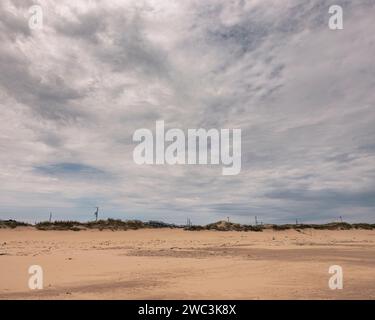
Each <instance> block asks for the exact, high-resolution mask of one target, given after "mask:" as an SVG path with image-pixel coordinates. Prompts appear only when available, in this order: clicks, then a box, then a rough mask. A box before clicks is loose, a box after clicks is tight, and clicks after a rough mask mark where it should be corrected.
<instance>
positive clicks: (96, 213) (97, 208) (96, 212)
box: [94, 207, 99, 221]
mask: <svg viewBox="0 0 375 320" xmlns="http://www.w3.org/2000/svg"><path fill="white" fill-rule="evenodd" d="M94 215H95V221H98V215H99V207H96V211H95V213H94Z"/></svg>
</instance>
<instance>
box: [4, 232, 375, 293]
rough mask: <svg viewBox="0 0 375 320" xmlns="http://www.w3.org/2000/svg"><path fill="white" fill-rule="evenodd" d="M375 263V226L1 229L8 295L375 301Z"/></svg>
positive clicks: (5, 283) (5, 289)
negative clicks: (40, 282)
mask: <svg viewBox="0 0 375 320" xmlns="http://www.w3.org/2000/svg"><path fill="white" fill-rule="evenodd" d="M35 264H36V265H40V266H42V268H43V271H44V289H43V290H30V289H29V288H28V279H29V277H30V275H29V274H28V268H29V266H30V265H35ZM331 265H340V266H342V268H343V270H344V288H343V290H330V289H329V287H328V279H329V277H330V276H331V275H330V274H329V273H328V268H329V267H330V266H331ZM374 267H375V231H374V230H346V231H329V230H311V229H307V230H300V231H296V230H287V231H273V230H265V231H264V232H234V231H233V232H232V231H230V232H218V231H195V232H194V231H184V230H181V229H141V230H131V231H115V232H113V231H98V230H87V231H80V232H74V231H38V230H35V229H31V228H28V227H21V228H17V229H13V230H10V229H0V270H1V273H0V298H1V299H375V268H374Z"/></svg>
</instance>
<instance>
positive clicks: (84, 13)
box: [0, 0, 375, 223]
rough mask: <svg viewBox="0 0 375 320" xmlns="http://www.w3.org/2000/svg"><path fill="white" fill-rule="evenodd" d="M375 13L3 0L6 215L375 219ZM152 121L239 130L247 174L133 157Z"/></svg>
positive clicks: (292, 1) (324, 4) (360, 3)
mask: <svg viewBox="0 0 375 320" xmlns="http://www.w3.org/2000/svg"><path fill="white" fill-rule="evenodd" d="M33 4H39V5H41V6H42V8H43V12H44V26H43V29H41V30H30V29H29V27H28V18H29V16H30V15H29V13H28V8H29V7H30V6H31V5H33ZM332 4H339V5H341V6H342V7H343V9H344V30H339V31H332V30H330V29H329V28H328V18H329V14H328V8H329V6H330V5H332ZM374 17H375V2H374V1H373V0H368V1H367V0H351V1H346V0H341V1H340V0H334V1H333V0H331V1H328V0H311V1H310V0H308V1H307V0H305V1H300V0H283V1H280V0H249V1H228V0H215V1H210V0H209V1H206V0H205V1H198V0H196V1H195V0H187V1H160V0H159V1H156V0H155V1H114V0H112V1H89V0H75V1H67V0H60V1H47V0H46V1H42V0H40V1H31V0H30V1H29V0H1V2H0V43H1V45H0V116H1V126H0V218H3V219H6V218H14V219H20V220H27V221H36V220H43V219H47V218H48V217H49V212H50V211H52V212H53V214H54V217H55V218H56V219H81V220H87V219H92V218H93V212H94V208H93V207H95V206H99V207H100V208H101V211H100V213H99V214H101V216H102V217H118V218H123V219H128V218H138V219H144V220H148V219H158V220H164V221H168V222H176V223H183V222H185V221H186V218H187V217H190V218H191V220H192V221H193V223H206V222H209V221H216V220H219V219H223V218H226V217H227V216H229V217H231V219H232V220H233V221H238V222H253V221H254V219H253V217H254V216H255V215H257V216H258V219H259V220H262V221H263V222H265V223H267V222H291V221H295V219H296V218H298V219H299V221H302V222H328V221H332V220H335V219H337V218H338V217H339V216H343V217H344V219H345V220H347V221H364V222H366V221H367V222H372V223H374V209H375V170H374V165H375V109H374V108H375V90H374V88H375V60H374V57H375V20H374ZM156 120H164V121H165V123H166V126H167V127H169V128H181V129H183V130H184V131H186V130H187V129H188V128H206V129H210V128H217V129H220V128H241V129H242V170H241V173H240V174H239V175H237V176H222V175H221V166H204V165H196V166H191V165H190V166H188V165H185V166H184V165H180V166H167V165H166V166H138V165H136V164H135V163H134V162H133V158H132V152H133V149H134V147H135V144H134V143H133V142H132V134H133V132H134V130H136V129H138V128H149V129H152V130H154V128H155V121H156Z"/></svg>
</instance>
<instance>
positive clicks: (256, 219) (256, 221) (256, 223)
mask: <svg viewBox="0 0 375 320" xmlns="http://www.w3.org/2000/svg"><path fill="white" fill-rule="evenodd" d="M255 225H256V226H257V225H258V217H257V216H255Z"/></svg>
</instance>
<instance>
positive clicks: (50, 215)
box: [49, 212, 52, 223]
mask: <svg viewBox="0 0 375 320" xmlns="http://www.w3.org/2000/svg"><path fill="white" fill-rule="evenodd" d="M51 222H52V212H50V213H49V223H51Z"/></svg>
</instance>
